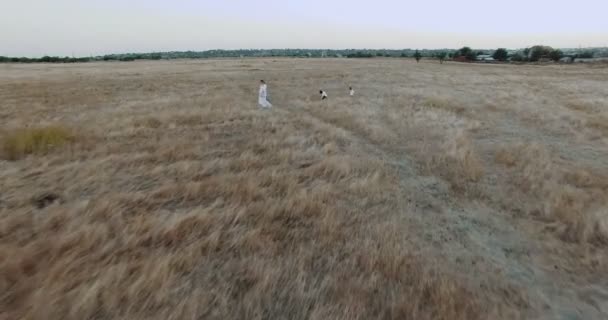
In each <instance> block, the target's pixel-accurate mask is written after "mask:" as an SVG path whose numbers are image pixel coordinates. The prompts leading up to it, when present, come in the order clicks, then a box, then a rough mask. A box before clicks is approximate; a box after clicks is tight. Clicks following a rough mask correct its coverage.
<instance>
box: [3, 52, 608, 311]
mask: <svg viewBox="0 0 608 320" xmlns="http://www.w3.org/2000/svg"><path fill="white" fill-rule="evenodd" d="M117 66H118V65H114V64H99V65H96V64H89V65H86V66H79V65H73V66H72V65H71V66H57V67H52V68H47V67H44V68H42V67H39V66H35V65H34V66H19V67H18V68H17V69H15V70H12V71H11V70H8V71H7V72H5V73H2V74H1V75H0V99H2V101H3V102H4V103H3V104H2V105H1V106H0V118H1V119H7V121H6V125H5V126H3V127H2V128H1V130H2V137H5V136H6V135H5V134H7V135H10V134H11V133H13V132H20V130H22V128H25V127H33V128H38V127H41V126H44V124H48V123H53V124H56V125H57V126H59V127H62V128H85V129H86V134H83V133H81V132H77V134H75V137H74V139H76V140H75V143H73V142H72V141H73V140H69V139H68V140H67V141H69V142H67V144H64V145H63V147H61V146H57V147H55V145H56V144H49V143H43V144H41V145H44V146H50V145H53V147H52V148H49V149H45V150H42V151H41V152H34V151H32V152H30V151H27V152H25V151H23V152H19V153H18V154H19V156H16V157H13V158H14V159H13V160H11V161H5V160H2V161H0V168H1V170H0V318H6V319H89V318H97V319H199V318H200V319H237V318H238V319H243V318H253V319H268V318H271V319H275V318H289V319H310V318H313V319H369V318H382V319H403V318H406V319H410V318H411V319H489V318H493V319H501V318H505V319H512V318H543V317H544V318H558V317H560V316H563V315H564V314H566V313H567V312H574V313H575V314H577V315H580V316H581V317H582V318H601V317H600V316H601V315H603V314H602V311H601V310H600V309H597V308H593V307H589V306H590V305H591V304H593V303H595V304H596V305H601V301H600V302H596V300H594V299H596V297H601V294H602V292H601V291H600V292H598V294H597V296H596V295H593V294H591V293H589V292H591V291H592V290H591V289H589V292H587V291H585V292H583V291H581V290H582V289H581V288H592V289H593V290H599V289H595V287H593V286H592V284H593V281H594V280H595V279H600V280H595V281H594V282H597V283H600V284H601V283H602V280H601V279H602V278H601V274H600V271H601V269H598V270H599V271H598V270H593V269H584V267H585V266H581V265H579V264H577V262H576V258H571V257H566V256H565V255H566V254H570V253H572V252H574V251H575V250H576V249H577V248H579V247H577V246H576V244H573V242H586V243H587V244H591V246H593V247H594V248H598V252H599V253H598V255H602V253H601V249H602V248H604V246H605V235H606V233H605V227H606V220H605V212H604V211H602V210H603V208H605V207H606V206H605V202H603V201H604V199H605V192H606V185H605V184H604V182H603V181H604V179H602V177H603V175H602V174H603V171H602V170H601V168H602V164H604V162H602V160H601V157H600V156H602V155H607V154H608V152H606V150H605V148H604V147H603V146H602V145H601V143H603V140H601V138H600V139H598V138H597V135H598V132H599V133H601V130H599V129H594V128H591V127H590V124H589V123H587V122H585V121H578V120H579V118H580V119H583V120H584V119H587V118H584V117H583V116H579V115H576V114H573V113H572V112H581V111H580V110H576V109H573V108H569V107H567V106H566V107H563V108H561V109H560V107H559V106H560V103H558V102H559V101H557V102H556V101H554V100H553V99H554V98H553V96H552V95H551V94H549V92H553V91H549V85H547V86H544V85H538V83H551V86H556V87H559V88H560V90H562V91H564V92H566V91H567V92H566V93H564V94H567V96H568V99H569V100H568V101H578V100H580V97H579V96H580V95H582V93H581V90H582V89H580V88H579V89H577V88H570V87H566V88H562V87H560V86H562V85H567V84H565V82H559V81H546V82H542V81H540V80H539V77H544V78H543V79H545V78H548V79H554V78H557V79H559V78H560V77H566V78H568V79H580V78H581V74H582V75H583V76H584V77H587V76H590V75H589V74H588V73H587V71H580V70H579V69H573V71H567V70H566V71H563V70H561V69H553V68H551V67H547V68H543V71H542V73H541V72H539V71H538V70H536V69H529V68H532V67H521V68H522V69H517V70H516V69H507V68H504V67H503V66H461V65H454V64H449V63H448V64H444V65H441V66H440V65H438V64H437V66H435V65H434V64H430V63H429V64H427V63H421V64H420V65H418V64H408V63H407V61H401V60H398V59H395V60H382V59H374V60H370V61H353V60H328V61H326V60H302V61H297V62H294V61H292V60H276V61H275V60H272V59H260V60H251V61H247V63H246V64H245V63H244V62H242V61H196V62H193V61H179V62H175V61H174V62H162V61H160V62H154V63H151V62H141V63H140V62H137V63H133V64H120V68H117ZM243 66H246V67H247V68H248V69H247V70H244V69H243ZM250 67H252V68H251V69H249V68H250ZM64 68H66V69H64ZM594 72H596V71H594ZM75 74H82V75H83V76H82V77H78V78H77V77H76V76H74V75H75ZM456 75H458V76H456ZM603 76H604V74H603V73H602V74H600V75H598V76H596V77H597V78H601V77H603ZM462 77H466V79H467V81H466V83H460V82H458V81H456V80H455V79H457V78H462ZM261 78H264V79H266V81H267V82H268V83H269V89H270V93H271V96H272V102H273V104H274V105H275V108H274V109H273V110H259V109H257V108H256V105H255V103H256V99H255V98H256V93H257V92H256V85H257V82H258V81H259V79H261ZM587 78H590V77H587ZM545 80H546V79H545ZM528 84H530V85H528ZM350 85H352V86H354V87H355V89H356V92H357V95H356V96H355V97H353V98H350V97H349V96H348V95H347V90H346V88H348V86H350ZM319 86H322V87H323V88H324V89H325V90H327V91H328V92H329V93H330V99H329V100H327V101H319V100H318V97H317V96H316V92H318V89H319V88H318V87H319ZM496 87H502V88H506V89H505V90H500V91H497V90H488V88H496ZM594 90H596V92H603V91H602V90H603V89H602V87H601V86H598V87H594ZM341 92H343V93H344V94H341ZM555 99H557V100H559V99H558V98H555ZM566 100H567V99H566ZM566 100H564V101H566ZM24 106H27V108H25V107H24ZM551 106H557V107H556V109H555V110H556V111H555V112H553V113H554V114H551V115H550V116H548V115H546V113H547V112H546V110H547V109H546V108H548V107H551ZM594 106H595V105H594ZM585 117H586V116H585ZM568 119H570V120H568ZM579 129H581V130H580V132H579V133H578V134H577V135H573V136H566V135H565V134H564V132H571V131H573V130H579ZM587 129H589V131H586V130H587ZM526 136H534V137H537V138H538V139H536V140H537V141H539V142H540V144H539V145H521V146H519V145H514V144H513V142H516V141H527V140H526V139H524V138H525V137H526ZM70 139H72V138H70ZM72 144H74V146H75V147H71V146H72ZM66 146H67V147H66ZM549 148H551V150H552V151H551V152H549V151H548V150H549ZM24 150H25V149H24ZM499 150H502V151H501V152H499V153H498V155H497V151H499ZM552 152H555V154H554V153H552ZM15 154H17V153H15ZM556 154H558V155H559V156H560V157H562V158H567V157H568V156H570V157H569V158H568V161H565V160H564V161H562V160H559V161H558V160H556V159H558V158H559V157H558V156H557V155H556ZM572 154H576V155H577V157H573V156H572ZM560 159H561V158H560ZM444 185H445V186H446V187H444ZM520 195H521V197H520V198H519V199H522V200H520V202H518V203H509V204H508V205H504V204H505V203H507V202H509V201H510V200H511V199H514V198H517V197H519V196H520ZM480 207H483V208H485V211H481V210H479V208H480ZM520 209H521V210H524V211H525V212H527V213H530V215H532V216H536V217H539V218H540V219H539V220H541V221H542V222H540V223H545V221H546V223H547V224H548V225H551V226H553V225H555V224H557V225H559V228H558V230H557V231H558V232H557V234H558V235H560V236H561V239H562V240H566V242H552V241H554V239H552V238H550V237H539V236H538V234H537V233H536V232H535V231H536V229H534V228H535V226H531V227H530V228H529V229H530V230H531V231H530V232H529V230H528V229H525V230H520V229H521V228H516V227H515V226H516V224H517V223H519V220H517V216H516V215H509V213H511V211H513V212H515V211H518V210H520ZM491 215H496V216H497V217H500V218H501V219H502V220H494V219H493V217H491ZM495 221H502V222H506V223H505V224H508V223H513V226H512V225H508V226H505V225H498V224H496V223H495ZM514 230H515V231H517V232H518V233H516V232H515V231H514ZM511 234H512V235H511ZM509 235H511V237H513V238H509ZM505 239H506V240H508V241H504V243H502V242H501V241H502V240H505ZM562 240H559V241H562ZM571 240H576V241H571ZM545 242H546V243H545ZM562 244H567V245H562ZM570 245H572V246H573V247H569V246H570ZM546 248H550V250H548V249H546ZM570 248H573V249H572V251H567V250H570ZM503 252H521V254H520V255H515V254H514V255H512V256H503ZM525 252H533V254H534V258H530V257H529V256H526V254H525ZM547 261H549V262H547ZM564 261H567V262H568V263H565V262H564ZM562 262H563V264H564V265H562ZM545 264H547V265H545ZM566 267H567V268H566ZM581 270H584V271H585V272H584V273H583V272H581ZM567 272H569V273H567ZM583 275H584V276H583ZM547 283H549V284H550V285H548V284H547ZM556 288H558V289H556ZM582 297H584V298H582ZM565 301H566V302H567V303H566V302H565ZM568 303H569V304H568ZM573 310H574V311H573ZM598 310H599V311H598ZM598 315H599V316H598Z"/></svg>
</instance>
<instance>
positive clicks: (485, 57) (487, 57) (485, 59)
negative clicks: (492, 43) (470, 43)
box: [477, 54, 496, 62]
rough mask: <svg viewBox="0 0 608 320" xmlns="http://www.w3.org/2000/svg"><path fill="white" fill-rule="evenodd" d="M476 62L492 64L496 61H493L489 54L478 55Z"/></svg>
mask: <svg viewBox="0 0 608 320" xmlns="http://www.w3.org/2000/svg"><path fill="white" fill-rule="evenodd" d="M477 61H479V62H494V61H496V60H494V57H492V55H489V54H480V55H478V56H477Z"/></svg>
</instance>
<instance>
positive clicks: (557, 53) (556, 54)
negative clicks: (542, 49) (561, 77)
mask: <svg viewBox="0 0 608 320" xmlns="http://www.w3.org/2000/svg"><path fill="white" fill-rule="evenodd" d="M563 56H564V54H563V53H562V51H561V50H559V49H555V50H552V51H551V52H550V53H549V58H550V59H551V60H553V61H555V62H557V61H559V60H560V59H561V58H562V57H563Z"/></svg>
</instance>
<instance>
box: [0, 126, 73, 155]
mask: <svg viewBox="0 0 608 320" xmlns="http://www.w3.org/2000/svg"><path fill="white" fill-rule="evenodd" d="M74 140H75V136H74V134H73V132H72V131H71V130H70V129H67V128H65V127H62V126H47V127H41V128H24V129H17V130H14V131H9V132H6V133H5V134H4V135H3V137H2V140H0V143H1V146H2V150H1V151H2V152H1V153H0V156H1V157H2V158H4V159H6V160H19V159H22V158H24V157H25V156H27V155H29V154H46V153H48V152H50V151H51V150H53V149H55V148H59V147H61V146H64V145H66V144H68V143H71V142H73V141H74Z"/></svg>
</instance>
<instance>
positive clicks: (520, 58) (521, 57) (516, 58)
mask: <svg viewBox="0 0 608 320" xmlns="http://www.w3.org/2000/svg"><path fill="white" fill-rule="evenodd" d="M526 59H527V58H526V57H525V56H524V55H523V53H521V52H516V53H514V54H513V55H512V56H511V61H517V62H522V61H526Z"/></svg>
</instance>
